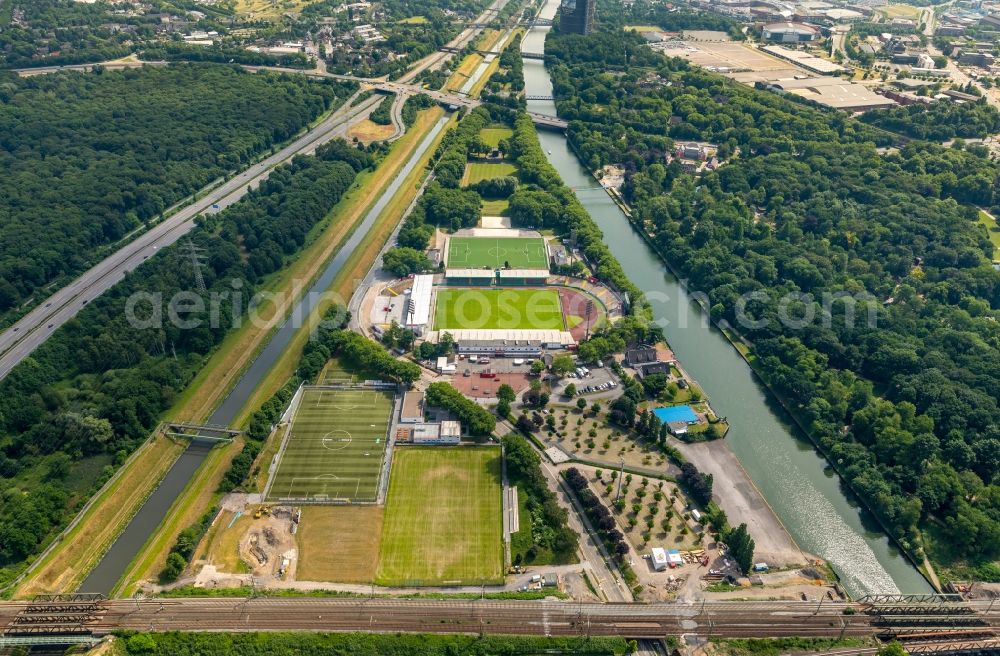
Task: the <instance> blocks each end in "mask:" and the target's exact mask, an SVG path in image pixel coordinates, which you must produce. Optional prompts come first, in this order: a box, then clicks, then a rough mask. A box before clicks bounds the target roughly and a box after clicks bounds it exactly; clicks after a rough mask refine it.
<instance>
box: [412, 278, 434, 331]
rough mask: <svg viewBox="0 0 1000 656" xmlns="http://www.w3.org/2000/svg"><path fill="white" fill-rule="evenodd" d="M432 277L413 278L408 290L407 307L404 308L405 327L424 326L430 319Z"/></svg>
mask: <svg viewBox="0 0 1000 656" xmlns="http://www.w3.org/2000/svg"><path fill="white" fill-rule="evenodd" d="M433 287H434V276H431V275H424V276H414V278H413V287H412V288H411V289H410V300H409V305H408V306H407V308H406V315H405V316H406V319H405V320H406V325H407V326H426V325H427V323H428V322H429V321H430V318H431V292H432V290H433Z"/></svg>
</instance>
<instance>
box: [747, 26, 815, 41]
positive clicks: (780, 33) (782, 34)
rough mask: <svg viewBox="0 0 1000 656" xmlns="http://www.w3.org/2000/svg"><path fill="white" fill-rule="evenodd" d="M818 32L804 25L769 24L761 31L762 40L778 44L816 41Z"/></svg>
mask: <svg viewBox="0 0 1000 656" xmlns="http://www.w3.org/2000/svg"><path fill="white" fill-rule="evenodd" d="M818 34H819V32H818V30H817V29H816V28H815V27H811V26H809V25H806V24H804V23H769V24H767V25H765V26H764V28H763V30H761V38H763V39H764V40H765V41H773V42H776V43H805V42H808V41H815V40H816V37H817V35H818Z"/></svg>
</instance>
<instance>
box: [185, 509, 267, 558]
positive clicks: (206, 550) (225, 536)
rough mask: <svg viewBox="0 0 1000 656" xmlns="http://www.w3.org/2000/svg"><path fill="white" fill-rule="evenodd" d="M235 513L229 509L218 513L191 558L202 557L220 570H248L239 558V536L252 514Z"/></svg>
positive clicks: (243, 532) (246, 529) (250, 522)
mask: <svg viewBox="0 0 1000 656" xmlns="http://www.w3.org/2000/svg"><path fill="white" fill-rule="evenodd" d="M234 517H235V515H234V513H233V512H231V511H229V510H223V511H222V512H221V513H219V516H218V518H216V520H215V523H213V524H212V526H211V527H210V528H209V529H208V532H207V533H206V534H205V539H204V540H202V541H201V544H200V545H198V549H197V551H196V552H195V556H194V559H193V560H196V561H197V560H202V559H204V560H205V561H206V562H207V563H208V564H209V565H215V566H216V568H218V570H219V571H220V572H233V573H244V572H248V571H250V568H249V567H247V565H246V563H244V562H243V560H242V559H241V558H240V538H242V537H243V536H244V535H245V534H246V532H247V531H248V530H249V529H250V525H251V524H252V523H253V516H252V515H240V516H239V517H236V518H235V519H234Z"/></svg>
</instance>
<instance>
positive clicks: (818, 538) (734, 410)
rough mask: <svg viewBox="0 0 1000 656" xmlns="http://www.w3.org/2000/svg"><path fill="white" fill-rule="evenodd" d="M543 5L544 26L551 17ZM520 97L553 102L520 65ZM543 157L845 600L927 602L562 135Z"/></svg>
mask: <svg viewBox="0 0 1000 656" xmlns="http://www.w3.org/2000/svg"><path fill="white" fill-rule="evenodd" d="M558 4H559V2H558V0H550V1H549V2H548V3H547V5H546V7H545V8H544V9H543V10H542V14H541V16H542V17H543V18H551V17H553V16H554V15H555V11H556V9H557V7H558ZM548 29H549V28H547V27H534V28H532V29H531V31H530V33H529V34H528V35H527V36H526V37H525V39H524V41H523V43H522V50H524V51H525V52H543V48H544V42H545V34H546V32H547V31H548ZM524 77H525V86H526V89H525V91H526V93H527V94H528V95H533V96H548V97H551V95H552V83H551V80H550V79H549V75H548V73H547V72H546V70H545V67H544V64H543V63H542V62H540V61H537V60H530V59H525V60H524ZM528 106H529V109H530V110H531V111H533V112H538V113H542V114H548V115H551V116H555V115H556V111H555V105H554V103H553V102H551V101H534V100H533V101H529V102H528ZM539 137H540V139H541V142H542V148H543V149H544V150H545V151H546V152H547V153H548V158H549V160H550V161H551V162H552V164H553V166H555V168H556V169H557V170H558V171H559V174H560V175H561V176H562V179H563V181H564V182H565V183H566V184H567V185H568V186H570V187H572V188H573V189H574V191H575V192H576V195H577V197H578V198H579V199H580V201H581V202H582V203H583V205H584V206H585V207H586V208H587V210H588V211H589V212H590V215H591V216H592V217H593V218H594V220H595V221H596V222H597V223H598V225H599V226H600V227H601V230H602V231H603V232H604V236H605V242H606V243H607V244H608V246H609V247H610V248H611V251H612V252H613V253H614V254H615V256H616V257H617V258H618V260H619V261H620V262H621V264H622V267H623V268H624V269H625V273H626V274H628V276H629V278H631V280H632V281H633V282H634V283H635V284H636V285H638V286H639V287H640V288H641V289H643V290H644V291H645V292H646V294H647V295H648V296H649V298H650V300H651V302H652V305H653V313H654V315H655V317H656V319H657V320H658V321H660V322H661V325H663V327H664V332H665V333H666V336H667V339H668V340H669V341H670V345H671V347H672V348H673V350H674V352H675V353H676V354H677V357H678V358H679V359H680V361H681V362H682V363H683V364H684V367H685V368H686V369H687V370H688V372H689V373H690V374H691V375H692V376H693V377H694V378H695V379H696V380H697V381H698V383H699V384H700V385H701V386H702V387H703V388H704V389H705V391H706V393H707V394H708V395H709V397H710V398H711V399H712V405H713V407H714V408H715V410H716V412H718V413H719V414H720V415H721V416H724V417H727V418H728V419H729V422H730V424H731V426H732V428H731V430H730V432H729V435H728V437H727V438H726V439H727V441H728V442H729V445H730V447H731V448H732V450H733V451H734V452H735V454H736V456H737V457H738V458H739V460H740V462H741V463H742V465H743V467H744V468H745V469H746V471H747V473H748V474H749V475H750V477H751V479H753V482H754V483H755V484H756V486H757V487H758V488H759V489H760V491H761V493H762V494H763V495H764V497H765V498H766V499H767V502H768V503H769V504H770V505H771V507H772V508H773V509H774V511H775V513H776V514H777V515H778V517H779V519H781V521H782V522H783V523H784V525H785V527H786V528H787V529H788V531H789V533H790V534H791V535H792V537H793V538H794V539H795V540H796V542H798V544H799V546H800V547H802V548H803V549H804V550H805V551H807V552H810V553H813V554H816V555H818V556H820V557H822V558H824V559H826V560H827V561H828V562H829V563H830V564H831V565H832V566H833V567H834V569H835V570H836V571H837V574H838V575H839V576H840V578H841V581H842V583H843V585H844V587H845V589H846V590H847V591H848V592H849V593H850V594H851V595H853V596H859V595H863V594H866V593H875V592H879V593H894V592H900V591H901V592H906V593H919V592H931V591H932V590H931V588H930V585H929V584H928V583H927V581H926V580H925V579H924V578H923V576H921V574H920V573H919V572H918V571H917V570H916V568H914V567H913V566H912V564H911V563H910V562H909V561H908V560H907V559H906V558H905V557H904V556H903V555H902V554H901V553H900V552H899V551H898V550H897V549H896V548H895V547H894V546H893V545H892V544H891V543H890V541H889V539H888V537H887V536H886V535H885V534H884V533H883V532H882V531H881V530H880V528H879V527H878V525H877V524H876V523H875V521H874V519H873V518H872V517H871V515H870V514H869V513H867V512H865V511H863V510H862V509H860V508H859V507H858V504H857V503H856V502H855V501H854V500H853V499H852V498H851V495H850V493H849V492H848V491H845V490H844V489H843V488H842V486H841V483H840V479H839V478H838V477H837V475H836V474H835V473H833V472H832V471H831V470H830V469H829V468H828V467H827V466H826V463H825V461H824V460H823V458H822V457H821V456H819V455H818V454H817V453H816V451H815V450H814V449H813V447H812V444H811V443H810V442H809V441H808V440H807V439H806V438H805V436H803V435H802V434H801V432H800V431H798V430H797V429H796V428H795V427H794V426H793V425H792V424H791V422H790V420H789V418H788V417H787V415H786V414H785V413H784V412H783V410H782V409H781V408H780V406H778V405H777V404H776V403H775V401H774V399H773V397H771V395H770V394H769V393H768V392H767V391H766V390H765V389H764V387H763V386H762V385H761V383H760V381H759V380H758V379H757V378H756V377H755V375H754V374H753V372H752V370H751V369H750V367H749V366H748V365H747V364H746V362H744V361H743V359H742V358H741V357H740V356H739V354H738V353H737V352H736V350H735V349H734V348H733V347H732V345H731V344H730V343H729V342H728V341H727V340H726V338H725V336H724V335H722V333H721V332H720V331H718V330H717V329H715V328H714V327H712V326H710V325H709V323H708V320H707V316H706V314H705V313H704V312H703V311H702V309H701V306H699V305H698V304H697V303H696V302H695V301H694V300H693V299H692V298H691V297H690V296H689V294H688V293H687V291H685V289H684V288H683V287H682V286H681V285H680V284H679V283H678V281H677V279H676V278H674V277H673V276H672V275H671V274H670V273H669V272H668V271H667V269H666V267H665V266H664V264H663V263H662V262H661V261H660V259H659V257H658V256H657V255H656V253H654V252H653V250H652V249H651V248H650V247H649V245H648V244H647V243H646V242H645V241H644V240H643V239H642V237H641V236H640V235H638V234H637V233H636V232H635V231H634V230H633V229H632V226H631V224H630V223H629V222H628V219H627V218H626V217H625V215H624V214H623V213H622V211H621V210H620V209H619V208H618V206H617V205H615V203H614V202H613V201H612V200H611V198H610V197H609V196H608V195H607V193H605V192H604V190H603V189H601V188H600V186H598V185H597V183H596V182H595V181H594V179H593V177H591V176H590V175H589V174H588V172H587V171H586V170H585V169H584V168H583V167H582V166H581V165H580V162H579V160H578V159H577V157H576V156H575V154H574V153H573V151H572V150H571V149H570V147H569V143H568V142H567V140H566V138H565V137H564V136H563V135H562V134H557V133H553V132H548V131H541V132H540V133H539Z"/></svg>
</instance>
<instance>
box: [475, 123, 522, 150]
mask: <svg viewBox="0 0 1000 656" xmlns="http://www.w3.org/2000/svg"><path fill="white" fill-rule="evenodd" d="M513 136H514V131H513V130H511V129H510V128H483V129H482V130H480V131H479V138H480V139H482V140H483V143H485V144H487V145H489V146H492V147H493V148H496V147H497V146H499V145H500V142H501V141H503V140H504V139H510V138H511V137H513Z"/></svg>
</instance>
